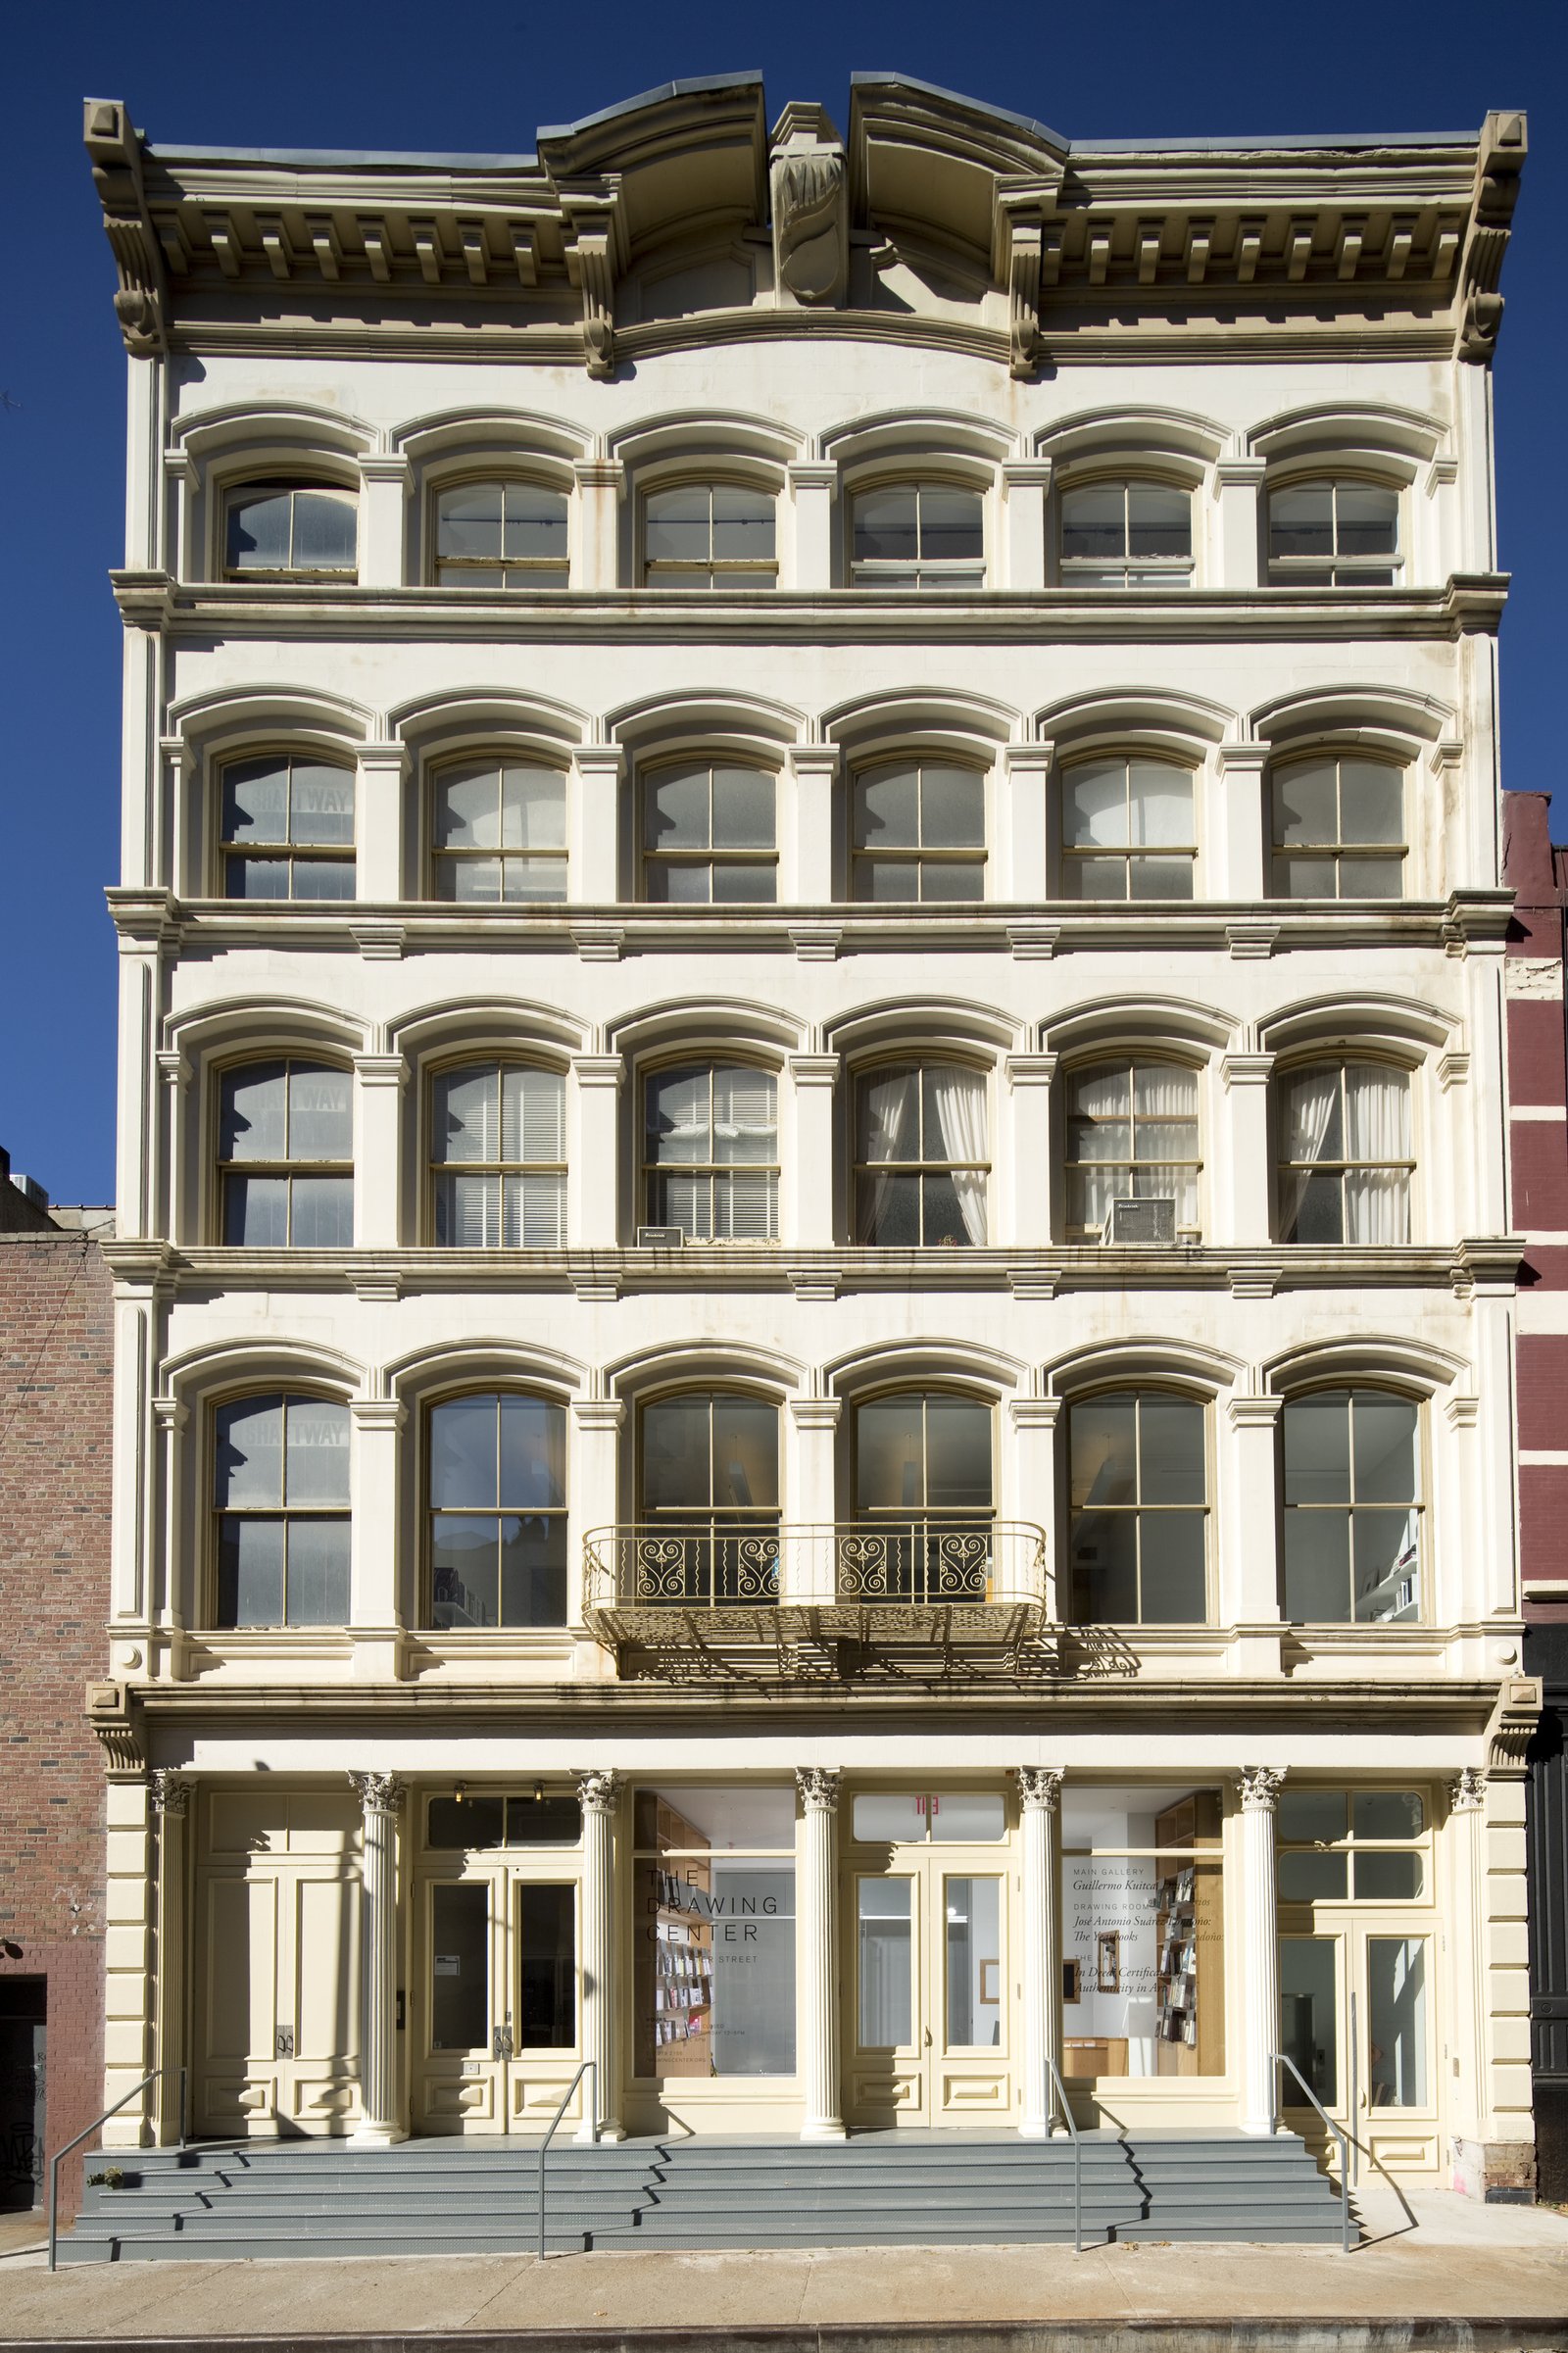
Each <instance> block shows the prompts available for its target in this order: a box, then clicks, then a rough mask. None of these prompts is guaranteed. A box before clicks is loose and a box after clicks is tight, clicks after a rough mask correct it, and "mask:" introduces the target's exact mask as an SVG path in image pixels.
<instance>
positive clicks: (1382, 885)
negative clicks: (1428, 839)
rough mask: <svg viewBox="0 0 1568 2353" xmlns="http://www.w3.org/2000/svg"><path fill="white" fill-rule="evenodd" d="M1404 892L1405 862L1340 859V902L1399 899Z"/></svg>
mask: <svg viewBox="0 0 1568 2353" xmlns="http://www.w3.org/2000/svg"><path fill="white" fill-rule="evenodd" d="M1403 892H1404V861H1403V859H1402V858H1341V860H1340V897H1341V898H1342V899H1398V898H1400V897H1402V895H1403Z"/></svg>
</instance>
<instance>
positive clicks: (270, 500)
mask: <svg viewBox="0 0 1568 2353" xmlns="http://www.w3.org/2000/svg"><path fill="white" fill-rule="evenodd" d="M357 539H358V508H357V502H356V500H355V498H354V494H353V492H352V491H348V490H329V489H326V488H324V487H322V486H320V485H318V484H315V483H308V482H292V481H286V480H285V481H275V482H247V483H246V484H245V485H244V486H243V487H242V488H240V489H237V490H231V491H230V492H229V494H228V497H227V499H226V501H225V502H224V509H223V576H224V578H225V579H228V580H254V579H258V578H266V579H268V580H270V581H279V580H339V581H341V580H352V579H353V578H354V575H355V567H356V564H357V563H358V560H359V559H358V552H357Z"/></svg>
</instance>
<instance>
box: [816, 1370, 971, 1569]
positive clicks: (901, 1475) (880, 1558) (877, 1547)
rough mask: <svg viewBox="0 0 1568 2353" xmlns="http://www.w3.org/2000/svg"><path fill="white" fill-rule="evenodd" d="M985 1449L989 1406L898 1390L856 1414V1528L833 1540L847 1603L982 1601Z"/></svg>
mask: <svg viewBox="0 0 1568 2353" xmlns="http://www.w3.org/2000/svg"><path fill="white" fill-rule="evenodd" d="M994 1445H995V1438H994V1415H993V1413H992V1409H991V1407H990V1406H989V1405H988V1404H985V1403H984V1402H982V1401H981V1400H980V1399H979V1398H977V1397H960V1396H956V1395H954V1394H952V1393H951V1392H949V1391H946V1390H926V1389H917V1390H901V1391H898V1392H895V1393H893V1394H891V1395H888V1396H884V1397H868V1398H867V1399H866V1400H865V1402H864V1403H863V1404H862V1405H860V1406H858V1408H857V1411H856V1416H855V1517H856V1523H857V1525H856V1529H855V1532H854V1534H853V1535H849V1534H846V1535H843V1536H841V1538H840V1540H839V1590H840V1593H841V1594H842V1595H843V1596H844V1597H845V1598H846V1599H856V1600H876V1599H878V1598H885V1599H888V1600H893V1601H941V1600H952V1601H961V1600H971V1601H983V1600H984V1599H985V1598H986V1593H987V1591H988V1580H989V1576H990V1570H991V1558H992V1544H993V1535H992V1524H993V1520H994V1517H995V1501H994V1496H995V1471H994Z"/></svg>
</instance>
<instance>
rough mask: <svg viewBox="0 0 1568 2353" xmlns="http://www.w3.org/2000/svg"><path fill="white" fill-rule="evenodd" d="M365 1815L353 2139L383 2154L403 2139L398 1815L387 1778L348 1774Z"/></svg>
mask: <svg viewBox="0 0 1568 2353" xmlns="http://www.w3.org/2000/svg"><path fill="white" fill-rule="evenodd" d="M349 1779H350V1781H351V1782H352V1783H353V1784H354V1787H355V1789H356V1790H357V1792H358V1794H359V1799H360V1804H361V1806H362V1807H363V1809H364V1814H365V1837H364V1848H363V1859H362V1869H363V1874H364V1890H365V1892H364V1909H363V1913H362V1919H361V1937H362V1945H361V1951H362V1955H363V1960H362V1988H363V1990H362V2005H363V2006H362V2015H361V2021H360V2122H359V2125H358V2126H357V2128H356V2130H355V2132H354V2135H353V2137H354V2139H355V2140H356V2141H358V2142H360V2143H362V2144H366V2143H368V2144H369V2145H371V2146H373V2147H386V2146H388V2145H389V2144H390V2143H391V2142H393V2141H395V2140H406V2139H407V2138H408V2136H409V2135H408V2126H407V2125H406V2124H405V2122H404V2121H403V2099H402V2094H401V2091H400V2088H399V2084H398V2044H397V2002H398V1993H397V1979H398V1875H397V1858H398V1815H399V1812H400V1811H401V1808H402V1805H403V1791H404V1784H403V1783H402V1782H401V1781H399V1780H398V1778H397V1776H396V1775H395V1774H392V1773H351V1774H350V1775H349Z"/></svg>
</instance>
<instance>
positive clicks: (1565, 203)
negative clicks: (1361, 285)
mask: <svg viewBox="0 0 1568 2353" xmlns="http://www.w3.org/2000/svg"><path fill="white" fill-rule="evenodd" d="M5 54H6V65H7V69H8V73H7V79H8V83H9V86H10V89H11V98H10V101H9V103H8V106H7V136H6V139H5V142H4V153H3V161H0V172H3V174H4V181H5V182H9V184H8V185H7V184H4V182H0V200H3V204H4V211H3V214H0V218H3V219H4V220H5V221H6V223H7V226H8V231H9V237H10V244H11V251H10V256H9V261H8V276H9V280H10V284H11V289H12V291H11V295H10V298H9V303H8V318H9V321H10V330H11V331H10V333H9V335H8V336H7V338H6V342H5V347H4V352H3V355H0V395H3V399H0V516H3V525H0V528H3V533H4V541H5V545H6V548H7V551H8V554H9V562H8V563H7V564H5V565H4V566H3V567H0V601H3V604H0V649H3V654H0V660H3V662H4V668H3V670H0V681H3V692H4V711H5V736H4V752H5V788H6V807H7V813H8V819H9V824H10V839H11V850H10V853H9V869H10V872H11V874H12V878H13V888H14V891H15V897H14V899H13V900H12V901H11V904H10V906H9V907H7V909H6V915H5V920H4V923H3V924H0V957H3V970H0V982H3V988H4V995H3V999H0V1003H3V1005H4V1006H5V1013H6V1018H5V1021H4V1024H3V1028H0V1145H4V1146H5V1147H7V1148H8V1149H9V1151H10V1152H11V1157H12V1165H13V1166H14V1167H15V1168H19V1169H25V1170H26V1172H27V1173H28V1174H29V1175H32V1176H35V1177H37V1178H38V1179H39V1181H40V1182H41V1183H42V1184H44V1185H46V1186H47V1187H48V1189H49V1191H50V1193H51V1194H52V1195H53V1197H54V1198H55V1200H57V1201H83V1200H86V1201H102V1200H107V1199H108V1198H109V1196H110V1193H111V1191H112V1187H113V1172H114V1048H115V952H114V938H113V934H112V932H111V930H110V926H109V921H108V917H107V915H106V913H105V910H104V903H103V887H104V885H105V884H106V883H107V882H109V881H111V880H113V879H114V867H115V860H116V856H117V835H118V822H117V777H118V760H119V735H118V729H119V696H120V636H121V632H120V624H119V620H118V618H117V616H116V613H115V610H114V607H113V605H112V603H111V601H110V596H109V589H108V584H107V582H106V579H105V573H106V572H107V570H108V569H109V567H110V565H111V564H117V563H118V562H119V561H120V536H121V529H122V515H123V501H122V490H121V477H122V466H123V399H124V362H123V357H122V352H121V346H120V340H119V336H118V333H117V331H116V327H115V319H114V314H113V311H112V309H111V296H112V294H113V290H114V282H115V280H114V269H113V266H112V264H111V261H110V257H109V251H108V247H107V245H106V243H105V241H104V237H103V233H102V230H101V228H100V227H99V223H98V215H97V207H96V203H95V200H94V196H93V190H92V183H91V180H90V177H89V175H88V172H87V166H86V161H85V158H84V156H83V154H82V149H81V143H80V125H81V105H80V102H81V100H82V98H83V97H85V96H89V95H90V96H93V97H100V98H124V99H126V100H127V101H128V102H129V104H130V107H131V111H132V114H133V116H134V118H135V121H136V122H137V123H138V124H140V125H141V126H142V128H144V129H145V130H146V132H147V133H148V135H149V137H151V138H152V139H153V140H154V141H155V142H159V141H162V142H164V143H167V144H170V145H177V144H180V143H181V142H194V141H197V140H204V139H205V140H212V141H214V142H217V143H220V144H222V145H227V146H258V147H349V148H355V147H360V148H377V147H380V148H424V149H436V150H446V151H454V150H473V151H475V152H478V153H490V154H494V153H496V152H497V151H510V152H515V151H518V150H523V149H527V148H528V147H530V146H531V144H532V140H533V132H534V129H535V126H536V125H537V124H538V123H560V122H565V121H569V120H570V119H571V118H573V117H574V116H577V115H582V114H587V113H590V112H591V111H593V110H594V109H596V108H598V107H601V106H606V105H609V104H612V103H613V101H615V100H617V99H620V98H625V97H630V96H632V95H633V94H634V93H635V92H637V91H639V90H643V89H647V88H649V87H651V86H652V85H654V84H655V83H657V82H661V81H666V80H670V79H672V78H675V77H678V76H681V75H685V74H716V73H731V72H736V71H742V70H746V69H760V71H761V72H762V73H763V74H765V75H766V79H767V95H768V103H769V107H770V109H771V110H772V112H773V113H774V114H776V113H777V111H778V109H779V108H780V107H782V106H783V104H784V103H785V101H786V100H787V99H790V98H807V99H820V100H821V101H822V102H823V103H824V104H825V105H826V106H827V107H828V109H829V111H830V112H831V113H832V114H834V116H835V117H836V118H837V119H838V120H839V121H840V122H841V123H842V121H843V118H844V114H845V102H846V98H847V91H848V80H849V75H850V74H851V73H852V72H853V71H855V70H862V71H873V72H884V71H897V72H900V73H905V74H916V75H919V76H920V77H922V78H923V79H925V80H928V81H936V82H941V83H944V84H946V85H947V86H948V87H949V88H952V89H956V90H962V91H964V92H966V93H968V94H969V95H971V96H974V97H976V98H982V99H986V100H989V101H991V102H992V103H994V104H997V105H1002V106H1007V107H1012V108H1014V109H1015V110H1017V111H1018V112H1019V113H1022V114H1027V115H1033V116H1035V117H1037V118H1038V119H1039V120H1040V121H1042V122H1045V123H1050V124H1051V125H1052V126H1053V128H1054V129H1056V130H1058V131H1061V132H1063V133H1064V134H1066V135H1067V136H1068V137H1073V138H1090V137H1094V136H1101V137H1113V138H1136V137H1141V136H1146V135H1151V134H1155V133H1161V132H1163V133H1165V134H1167V135H1171V136H1200V135H1202V134H1204V133H1212V134H1215V135H1227V134H1229V135H1235V134H1241V133H1246V132H1252V131H1282V132H1283V131H1325V130H1327V131H1335V130H1341V131H1351V130H1459V129H1471V128H1473V127H1475V126H1476V125H1477V124H1479V123H1480V121H1481V118H1482V116H1483V115H1484V114H1485V113H1486V112H1487V110H1488V108H1489V107H1518V106H1523V107H1525V108H1527V109H1528V111H1529V114H1530V139H1531V156H1530V161H1529V165H1528V167H1527V170H1526V173H1525V183H1524V196H1523V199H1522V201H1521V206H1520V211H1519V215H1518V217H1517V221H1516V228H1515V235H1514V240H1513V246H1512V249H1511V251H1510V253H1509V257H1508V263H1507V270H1506V273H1505V276H1504V280H1503V290H1504V292H1505V294H1506V296H1507V301H1508V315H1507V319H1506V321H1505V323H1504V327H1503V334H1502V343H1501V350H1500V356H1499V359H1498V362H1497V420H1498V466H1499V490H1500V503H1501V518H1502V562H1503V564H1505V565H1506V566H1507V567H1508V568H1510V569H1511V571H1512V572H1513V575H1514V595H1513V602H1512V604H1511V607H1510V610H1509V613H1508V616H1507V620H1506V623H1505V625H1504V629H1503V637H1502V649H1503V650H1502V678H1503V713H1504V719H1503V744H1504V759H1505V765H1506V774H1507V780H1508V782H1509V784H1510V785H1512V786H1515V787H1532V788H1538V789H1539V788H1541V787H1548V788H1549V787H1550V786H1551V784H1552V783H1553V782H1554V771H1555V762H1556V758H1557V738H1556V736H1555V733H1554V730H1553V728H1552V725H1551V722H1550V708H1551V706H1550V698H1551V695H1552V693H1553V691H1554V687H1553V680H1554V677H1555V674H1556V668H1557V664H1558V663H1559V662H1561V661H1562V660H1563V658H1564V657H1563V648H1562V645H1561V643H1560V637H1561V620H1560V613H1561V604H1560V598H1559V596H1558V594H1557V591H1556V583H1557V581H1558V580H1559V579H1560V577H1561V574H1562V570H1563V564H1564V551H1565V548H1568V529H1565V522H1568V516H1565V514H1564V507H1565V503H1568V489H1565V484H1568V467H1565V466H1564V465H1563V463H1562V458H1561V453H1560V448H1559V447H1558V446H1557V445H1556V443H1554V442H1548V437H1547V426H1548V418H1549V417H1551V416H1552V414H1553V412H1554V411H1555V412H1556V413H1557V414H1558V415H1559V416H1560V414H1561V411H1562V407H1563V399H1564V391H1563V387H1564V382H1565V360H1568V351H1565V344H1568V334H1565V329H1564V314H1565V305H1564V301H1563V296H1562V288H1561V270H1560V264H1559V263H1558V261H1557V255H1556V247H1557V242H1558V224H1559V221H1560V220H1561V218H1562V216H1563V214H1564V213H1565V212H1568V34H1565V32H1564V12H1563V9H1562V7H1561V0H1493V5H1492V6H1491V7H1489V8H1488V9H1486V10H1484V11H1482V10H1477V9H1476V8H1475V7H1474V6H1473V5H1465V6H1460V5H1458V4H1457V0H1427V4H1426V5H1422V6H1416V5H1411V4H1410V0H1355V4H1354V5H1349V4H1348V0H1316V4H1315V5H1314V6H1312V7H1311V8H1309V9H1284V8H1275V9H1265V8H1260V7H1257V6H1255V5H1252V6H1247V7H1240V6H1236V5H1234V0H1210V4H1209V5H1208V6H1207V7H1205V8H1203V9H1201V10H1195V9H1188V8H1182V7H1179V6H1177V5H1175V4H1174V0H1161V4H1160V5H1151V4H1150V0H1120V4H1119V5H1117V6H1116V7H1114V8H1108V7H1100V8H1095V9H1085V10H1068V9H1065V8H1061V7H1051V6H1046V5H1043V4H1041V5H1036V6H1034V7H1030V8H1024V7H1021V6H1018V5H1015V4H1012V0H1008V4H1007V5H998V4H997V0H991V5H989V6H981V7H979V8H968V9H957V10H955V9H954V8H953V7H952V6H951V5H942V6H935V5H931V4H930V0H899V4H898V5H892V4H891V0H875V4H874V5H866V4H861V0H837V5H834V6H832V7H828V6H825V5H823V4H822V0H794V5H793V6H791V7H790V8H788V9H786V10H784V11H783V12H782V13H778V14H775V13H773V12H771V11H768V12H756V11H747V12H745V13H744V14H742V12H740V11H723V10H719V9H717V8H714V7H711V6H710V7H695V6H690V5H684V4H681V0H665V5H663V6H662V7H647V6H641V7H636V8H633V7H629V6H626V5H624V4H623V0H600V5H599V6H598V7H596V8H593V9H591V10H578V9H569V10H567V12H566V13H565V15H564V17H559V18H558V17H557V16H556V15H555V12H554V11H553V10H550V11H547V10H545V9H543V8H539V7H533V8H525V7H523V6H521V5H519V0H488V4H486V5H476V0H444V4H443V5H442V6H441V7H439V8H436V9H431V8H429V7H428V6H419V7H415V6H412V5H409V4H408V0H383V5H382V6H380V7H379V8H378V9H376V10H375V11H373V12H372V11H368V10H360V9H348V8H339V9H332V8H327V7H323V6H321V5H319V0H317V4H316V5H313V6H310V7H305V6H301V5H298V4H297V0H270V5H269V6H268V7H266V8H265V9H249V8H246V9H241V8H236V7H223V8H218V7H207V8H202V9H195V8H192V9H186V10H183V11H177V10H172V9H170V8H169V7H168V6H167V5H166V6H161V7H158V8H153V7H150V6H148V5H146V0H141V4H140V5H137V4H136V0H132V4H131V5H129V6H127V5H126V0H114V5H108V4H107V0H73V4H72V5H70V6H61V5H56V6H54V7H51V8H44V7H39V6H37V5H33V6H32V7H29V8H26V9H25V10H17V11H14V12H13V13H12V15H11V17H10V18H9V21H8V27H7V39H6V52H5ZM1564 822H1565V820H1564V819H1561V818H1560V819H1559V830H1560V829H1561V827H1562V825H1563V823H1564Z"/></svg>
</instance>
